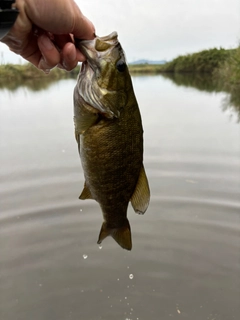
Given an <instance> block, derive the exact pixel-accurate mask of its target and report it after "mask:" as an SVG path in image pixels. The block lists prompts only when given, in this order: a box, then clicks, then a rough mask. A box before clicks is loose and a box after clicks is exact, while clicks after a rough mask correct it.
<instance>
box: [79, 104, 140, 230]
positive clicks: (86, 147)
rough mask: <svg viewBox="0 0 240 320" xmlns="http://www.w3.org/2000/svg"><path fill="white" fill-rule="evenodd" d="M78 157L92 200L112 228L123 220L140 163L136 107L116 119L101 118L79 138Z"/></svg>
mask: <svg viewBox="0 0 240 320" xmlns="http://www.w3.org/2000/svg"><path fill="white" fill-rule="evenodd" d="M80 157H81V161H82V166H83V170H84V175H85V179H86V185H87V187H88V188H89V190H90V192H91V195H92V197H93V199H95V200H96V201H97V202H98V203H99V204H100V206H101V208H102V212H103V216H104V220H105V221H107V223H108V225H109V226H110V227H112V228H117V227H119V226H120V225H121V224H122V223H123V221H124V220H125V219H126V215H127V207H128V203H129V201H130V198H131V196H132V194H133V192H134V190H135V187H136V184H137V180H138V177H139V172H140V169H141V165H142V160H143V130H142V124H141V118H140V113H139V110H138V108H135V110H134V109H132V110H131V111H129V110H128V112H127V111H123V112H122V113H121V116H120V117H119V118H115V119H102V120H101V121H100V122H99V123H98V124H96V125H94V126H92V127H90V128H89V129H88V130H87V131H86V132H85V133H84V134H82V135H81V137H80Z"/></svg>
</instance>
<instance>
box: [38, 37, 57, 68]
mask: <svg viewBox="0 0 240 320" xmlns="http://www.w3.org/2000/svg"><path fill="white" fill-rule="evenodd" d="M38 47H39V50H40V51H41V53H42V58H41V60H40V61H39V64H38V68H39V69H42V70H49V69H52V68H54V67H55V66H56V65H57V64H58V63H59V62H60V61H61V55H60V53H59V51H58V50H57V48H56V47H55V46H54V44H53V43H52V41H51V40H50V39H49V38H48V36H47V35H46V34H43V35H41V36H40V37H39V38H38Z"/></svg>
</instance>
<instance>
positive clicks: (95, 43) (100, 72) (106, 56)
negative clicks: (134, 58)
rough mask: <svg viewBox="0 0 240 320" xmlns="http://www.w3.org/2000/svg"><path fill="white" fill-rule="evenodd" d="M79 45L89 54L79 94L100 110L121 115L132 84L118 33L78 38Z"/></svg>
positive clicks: (79, 79) (78, 84)
mask: <svg viewBox="0 0 240 320" xmlns="http://www.w3.org/2000/svg"><path fill="white" fill-rule="evenodd" d="M77 47H78V48H79V49H80V50H81V52H82V53H83V54H84V55H85V56H86V61H85V62H83V64H82V68H81V71H80V74H79V77H78V83H77V88H78V93H79V94H80V95H81V98H83V100H84V101H85V102H86V103H87V104H88V105H90V106H91V107H93V108H94V109H97V110H98V112H99V113H102V114H104V115H105V116H106V117H107V118H114V117H116V118H118V117H119V116H120V112H121V109H122V108H124V106H125V105H126V103H127V98H128V91H129V89H131V88H132V83H131V78H130V75H129V72H128V67H127V62H126V58H125V54H124V51H123V49H122V47H121V44H120V43H119V41H118V35H117V33H116V32H113V33H111V34H110V35H108V36H106V37H95V39H93V40H83V41H79V42H78V43H77Z"/></svg>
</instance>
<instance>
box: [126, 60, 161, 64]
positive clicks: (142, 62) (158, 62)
mask: <svg viewBox="0 0 240 320" xmlns="http://www.w3.org/2000/svg"><path fill="white" fill-rule="evenodd" d="M166 62H167V61H166V60H147V59H140V60H136V61H133V62H129V64H165V63H166Z"/></svg>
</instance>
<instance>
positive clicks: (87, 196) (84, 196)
mask: <svg viewBox="0 0 240 320" xmlns="http://www.w3.org/2000/svg"><path fill="white" fill-rule="evenodd" d="M79 199H81V200H86V199H93V197H92V194H91V191H90V190H89V188H88V186H87V185H86V181H85V183H84V188H83V191H82V193H81V194H80V196H79Z"/></svg>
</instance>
